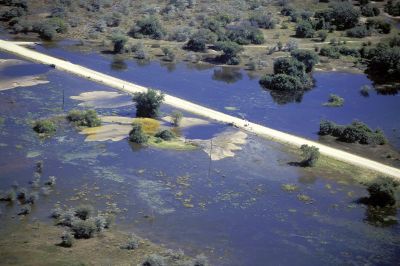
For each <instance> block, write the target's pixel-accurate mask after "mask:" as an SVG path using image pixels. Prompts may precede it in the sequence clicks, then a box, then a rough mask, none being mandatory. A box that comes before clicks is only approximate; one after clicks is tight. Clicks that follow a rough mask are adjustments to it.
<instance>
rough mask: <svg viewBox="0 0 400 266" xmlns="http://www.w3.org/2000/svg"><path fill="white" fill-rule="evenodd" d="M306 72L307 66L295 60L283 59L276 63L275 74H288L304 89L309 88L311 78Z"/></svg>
mask: <svg viewBox="0 0 400 266" xmlns="http://www.w3.org/2000/svg"><path fill="white" fill-rule="evenodd" d="M305 70H306V66H305V65H304V64H303V63H302V62H300V61H298V60H297V59H295V58H291V57H282V58H278V59H277V60H276V61H275V62H274V74H286V75H289V76H292V77H295V78H297V79H298V80H299V82H300V83H301V84H303V85H304V87H308V86H309V85H310V78H309V76H308V75H307V74H306V71H305Z"/></svg>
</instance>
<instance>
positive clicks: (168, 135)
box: [155, 129, 175, 141]
mask: <svg viewBox="0 0 400 266" xmlns="http://www.w3.org/2000/svg"><path fill="white" fill-rule="evenodd" d="M155 137H156V138H160V139H162V140H165V141H169V140H172V139H174V138H175V134H174V132H172V131H171V130H168V129H164V130H161V131H159V132H157V134H156V135H155Z"/></svg>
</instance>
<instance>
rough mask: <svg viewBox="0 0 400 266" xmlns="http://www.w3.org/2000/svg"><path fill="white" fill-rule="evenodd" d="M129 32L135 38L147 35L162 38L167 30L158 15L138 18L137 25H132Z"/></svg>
mask: <svg viewBox="0 0 400 266" xmlns="http://www.w3.org/2000/svg"><path fill="white" fill-rule="evenodd" d="M129 33H130V34H131V35H132V37H134V38H142V37H143V36H147V37H150V38H152V39H156V40H160V39H162V38H163V37H164V35H165V30H164V29H163V27H162V26H161V23H160V21H159V20H158V18H157V17H154V16H149V17H146V18H143V19H140V20H138V21H137V22H136V25H135V26H134V27H132V29H131V31H130V32H129Z"/></svg>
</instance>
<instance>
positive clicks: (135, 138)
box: [129, 123, 149, 144]
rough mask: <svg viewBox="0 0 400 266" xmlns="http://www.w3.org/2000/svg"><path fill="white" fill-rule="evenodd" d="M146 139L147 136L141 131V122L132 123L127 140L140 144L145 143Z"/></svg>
mask: <svg viewBox="0 0 400 266" xmlns="http://www.w3.org/2000/svg"><path fill="white" fill-rule="evenodd" d="M148 139H149V138H148V136H147V135H146V134H145V133H144V132H143V129H142V124H140V123H133V127H132V130H131V132H129V140H130V141H132V142H134V143H137V144H142V143H146V142H147V141H148Z"/></svg>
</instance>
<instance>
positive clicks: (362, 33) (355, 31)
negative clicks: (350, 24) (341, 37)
mask: <svg viewBox="0 0 400 266" xmlns="http://www.w3.org/2000/svg"><path fill="white" fill-rule="evenodd" d="M370 35H371V32H370V30H369V29H368V28H367V27H366V26H365V25H362V26H356V27H354V28H351V29H348V30H347V31H346V36H347V37H352V38H364V37H367V36H370Z"/></svg>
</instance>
